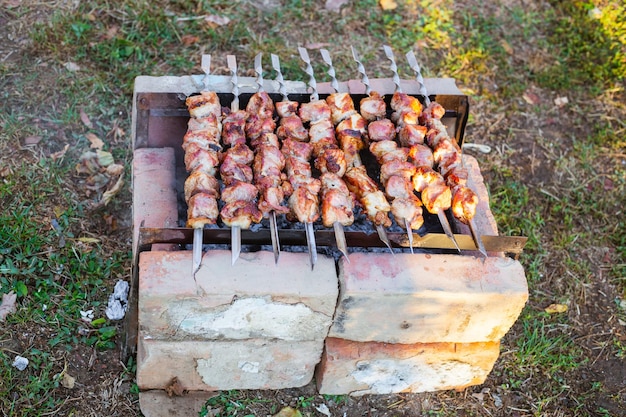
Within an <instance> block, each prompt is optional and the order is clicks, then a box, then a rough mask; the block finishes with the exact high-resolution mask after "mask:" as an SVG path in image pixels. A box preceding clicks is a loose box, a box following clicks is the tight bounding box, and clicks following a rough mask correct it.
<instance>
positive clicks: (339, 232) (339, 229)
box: [320, 49, 390, 262]
mask: <svg viewBox="0 0 626 417" xmlns="http://www.w3.org/2000/svg"><path fill="white" fill-rule="evenodd" d="M320 52H321V54H322V59H323V60H324V62H325V63H326V64H327V65H328V75H330V77H331V83H330V85H331V87H332V88H333V89H334V90H335V91H336V92H337V93H339V92H342V91H339V82H337V78H336V77H335V67H334V66H333V61H332V59H331V58H330V53H329V52H328V51H327V50H326V49H320ZM333 230H334V231H335V242H337V248H338V249H339V251H340V252H341V254H342V255H343V256H344V258H346V260H347V261H348V262H350V259H349V258H348V245H347V243H346V234H345V233H344V230H343V225H342V224H341V223H339V222H335V223H333ZM384 231H385V230H384V229H383V232H384ZM379 235H380V232H379ZM383 242H384V240H383ZM387 242H389V239H387ZM386 244H387V245H388V246H389V245H390V244H389V243H386Z"/></svg>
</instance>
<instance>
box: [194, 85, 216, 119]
mask: <svg viewBox="0 0 626 417" xmlns="http://www.w3.org/2000/svg"><path fill="white" fill-rule="evenodd" d="M185 104H186V105H187V109H188V110H189V114H190V115H191V117H193V118H194V119H198V118H201V117H207V116H208V115H210V114H212V115H214V116H215V117H220V116H221V115H222V106H221V104H220V99H219V97H218V96H217V94H216V93H214V92H212V91H203V92H202V93H200V94H199V95H195V96H189V97H187V99H186V100H185Z"/></svg>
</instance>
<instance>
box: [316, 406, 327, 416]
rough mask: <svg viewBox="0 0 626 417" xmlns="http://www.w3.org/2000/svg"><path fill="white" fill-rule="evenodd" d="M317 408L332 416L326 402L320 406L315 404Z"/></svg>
mask: <svg viewBox="0 0 626 417" xmlns="http://www.w3.org/2000/svg"><path fill="white" fill-rule="evenodd" d="M314 407H315V409H316V410H317V411H318V412H319V413H320V414H324V415H325V416H327V417H330V410H329V409H328V406H327V405H326V404H320V405H319V406H314Z"/></svg>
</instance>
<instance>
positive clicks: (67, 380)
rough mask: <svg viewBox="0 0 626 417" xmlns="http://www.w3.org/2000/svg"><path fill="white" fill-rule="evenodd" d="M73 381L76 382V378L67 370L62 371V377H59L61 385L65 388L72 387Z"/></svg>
mask: <svg viewBox="0 0 626 417" xmlns="http://www.w3.org/2000/svg"><path fill="white" fill-rule="evenodd" d="M75 382H76V378H74V377H73V376H71V375H70V374H68V373H67V372H64V373H63V378H61V385H63V386H64V387H65V388H67V389H72V388H74V383H75Z"/></svg>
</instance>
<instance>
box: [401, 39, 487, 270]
mask: <svg viewBox="0 0 626 417" xmlns="http://www.w3.org/2000/svg"><path fill="white" fill-rule="evenodd" d="M406 59H407V61H408V62H409V66H410V67H411V69H412V70H413V72H415V79H416V81H417V84H418V85H419V89H420V94H421V95H423V96H424V103H425V104H426V105H427V106H428V105H429V104H430V98H429V97H428V91H427V90H426V83H424V77H423V76H422V71H421V70H420V66H419V64H418V63H417V58H416V57H415V54H414V53H413V51H409V52H407V54H406ZM444 217H445V216H444ZM446 221H447V219H446ZM468 226H469V228H470V232H471V233H472V238H473V239H474V242H475V243H476V247H477V248H478V250H479V252H480V253H481V255H482V256H483V258H485V259H486V258H487V256H488V255H487V251H486V250H485V246H484V245H483V241H482V237H481V236H480V234H479V233H478V230H477V228H476V223H474V219H470V221H469V222H468ZM448 227H449V224H448ZM444 230H445V227H444ZM446 234H447V233H446ZM455 244H456V241H455ZM457 249H458V246H457ZM459 251H460V250H459Z"/></svg>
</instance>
